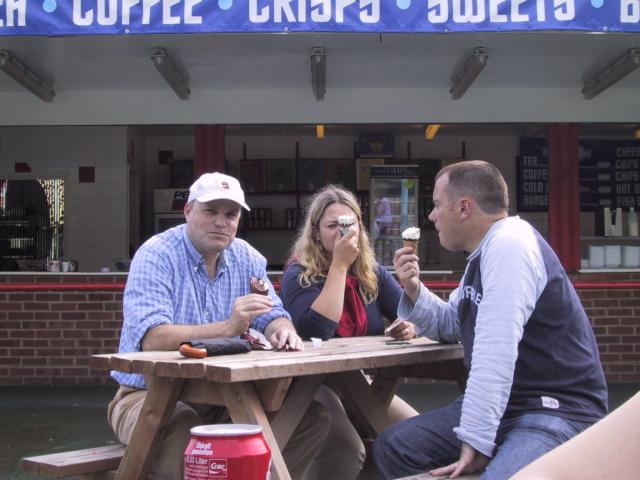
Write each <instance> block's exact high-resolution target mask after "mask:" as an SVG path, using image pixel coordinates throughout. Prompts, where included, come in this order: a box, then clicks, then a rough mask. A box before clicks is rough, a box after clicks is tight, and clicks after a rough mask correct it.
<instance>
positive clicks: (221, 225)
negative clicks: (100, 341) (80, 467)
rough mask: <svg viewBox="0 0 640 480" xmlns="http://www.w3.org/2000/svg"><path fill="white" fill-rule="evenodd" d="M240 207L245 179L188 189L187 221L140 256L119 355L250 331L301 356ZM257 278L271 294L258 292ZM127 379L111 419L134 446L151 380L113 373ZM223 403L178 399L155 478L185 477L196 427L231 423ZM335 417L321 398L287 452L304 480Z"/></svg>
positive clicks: (220, 178) (215, 176) (204, 181)
mask: <svg viewBox="0 0 640 480" xmlns="http://www.w3.org/2000/svg"><path fill="white" fill-rule="evenodd" d="M241 208H245V209H247V210H249V207H248V206H247V204H246V202H245V199H244V192H243V191H242V188H241V187H240V183H239V182H238V180H236V179H235V178H233V177H230V176H228V175H225V174H223V173H217V172H216V173H205V174H204V175H202V176H201V177H200V178H199V179H198V180H196V181H195V182H194V184H193V185H192V186H191V188H190V189H189V199H188V202H187V204H186V205H185V207H184V215H185V219H186V223H185V224H183V225H179V226H177V227H174V228H171V229H169V230H166V231H164V232H162V233H159V234H158V235H155V236H154V237H152V238H150V239H149V240H147V241H146V242H145V243H144V245H142V246H141V247H140V248H139V249H138V251H137V252H136V254H135V256H134V258H133V261H132V262H131V268H130V271H129V276H128V278H127V286H126V288H125V293H124V324H123V327H122V333H121V337H120V349H119V351H120V352H137V351H145V350H173V351H178V348H179V346H180V343H182V342H187V341H191V340H196V339H202V338H228V337H237V336H238V335H240V334H242V333H244V332H246V331H247V330H248V329H249V328H250V327H251V328H254V329H255V330H258V331H259V332H262V333H264V335H265V336H266V337H267V338H268V339H269V340H270V342H271V343H272V345H273V346H274V347H275V348H277V349H287V350H302V349H303V348H304V347H303V343H302V340H301V339H300V337H299V336H298V335H297V334H296V331H295V328H294V326H293V324H292V323H291V317H290V316H289V314H288V313H287V312H286V310H285V309H284V307H283V306H282V301H281V300H280V298H278V296H277V295H276V293H275V291H274V289H273V285H271V282H270V281H269V279H268V278H267V272H266V267H267V261H266V259H265V258H264V257H263V256H262V255H261V254H260V253H259V252H258V251H257V250H256V249H254V248H253V247H252V246H251V245H249V244H248V243H247V242H245V241H244V240H242V239H238V238H236V232H237V230H238V223H239V222H240V211H241ZM251 277H255V278H257V279H262V280H264V281H265V282H266V284H267V285H268V287H269V294H268V295H259V294H256V293H251V290H250V281H251ZM112 375H113V377H114V378H115V379H116V380H117V381H118V383H120V388H119V390H118V392H117V393H116V397H115V398H114V399H113V400H112V401H111V403H110V404H109V409H108V418H109V423H110V425H111V426H112V428H113V430H114V432H115V434H116V436H117V437H118V439H119V440H120V441H121V442H123V443H127V441H128V439H129V438H130V436H131V433H132V432H133V429H134V427H135V425H136V422H137V420H138V416H139V413H140V411H141V408H142V404H143V402H144V400H145V398H146V395H147V392H146V384H145V381H144V378H143V377H142V375H138V374H128V373H123V372H115V371H114V372H113V373H112ZM228 419H229V414H228V412H227V411H226V409H225V408H224V407H216V406H211V407H210V408H204V409H198V410H197V411H196V409H194V408H192V406H190V405H188V404H186V403H183V402H178V403H177V404H176V407H175V410H174V413H173V417H172V419H171V421H170V422H169V425H168V427H167V432H166V433H165V435H164V437H163V441H162V443H161V445H160V447H159V448H158V450H159V451H158V452H157V455H155V458H156V460H155V461H154V464H153V466H152V472H151V476H150V478H154V479H165V478H168V479H176V478H182V476H183V473H182V458H183V452H184V450H185V448H186V446H187V442H188V440H189V437H190V433H189V431H190V428H191V427H193V426H195V425H202V424H207V423H223V422H226V421H228ZM329 426H330V423H329V414H328V413H327V411H326V409H325V407H324V406H322V405H321V404H320V403H318V402H313V403H312V404H311V405H310V406H309V408H308V409H307V411H306V413H305V415H304V416H303V419H302V421H301V422H300V423H299V424H298V426H297V427H296V430H295V432H294V434H293V435H292V436H291V438H290V440H289V442H288V443H287V445H286V447H285V448H284V449H283V451H282V455H283V457H284V460H285V462H286V463H287V466H288V468H289V471H290V473H291V476H292V478H305V476H306V473H307V471H308V469H309V467H310V466H311V463H312V462H313V460H314V459H315V457H316V455H317V452H318V451H319V450H320V447H321V446H322V444H323V442H324V439H325V437H326V436H327V432H328V430H329Z"/></svg>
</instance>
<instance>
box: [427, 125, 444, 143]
mask: <svg viewBox="0 0 640 480" xmlns="http://www.w3.org/2000/svg"><path fill="white" fill-rule="evenodd" d="M438 130H440V125H439V124H437V123H430V124H429V125H427V128H425V129H424V138H425V140H433V139H434V137H435V136H436V133H438Z"/></svg>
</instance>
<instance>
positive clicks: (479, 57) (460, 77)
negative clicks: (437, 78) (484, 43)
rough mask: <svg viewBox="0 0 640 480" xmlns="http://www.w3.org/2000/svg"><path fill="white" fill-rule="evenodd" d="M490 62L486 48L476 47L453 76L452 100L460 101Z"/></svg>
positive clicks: (450, 91)
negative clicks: (488, 61)
mask: <svg viewBox="0 0 640 480" xmlns="http://www.w3.org/2000/svg"><path fill="white" fill-rule="evenodd" d="M487 60H489V53H488V50H487V49H486V48H484V47H476V48H474V49H473V53H472V54H471V56H470V57H469V58H467V60H466V61H465V62H464V63H463V64H462V65H461V66H460V68H458V69H457V70H456V71H455V72H454V73H453V75H452V76H451V88H450V89H449V93H451V98H453V99H454V100H458V99H460V98H461V97H462V95H464V92H466V91H467V89H468V88H469V87H470V86H471V84H472V83H473V81H474V80H475V79H476V77H477V76H478V75H479V74H480V72H481V71H482V69H483V68H484V67H485V65H486V64H487Z"/></svg>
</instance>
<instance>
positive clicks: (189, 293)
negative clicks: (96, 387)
mask: <svg viewBox="0 0 640 480" xmlns="http://www.w3.org/2000/svg"><path fill="white" fill-rule="evenodd" d="M266 266H267V261H266V259H265V258H264V257H263V256H262V255H261V254H260V253H259V252H258V251H257V250H256V249H254V248H253V247H252V246H251V245H249V244H248V243H247V242H245V241H244V240H240V239H235V240H234V241H233V242H232V243H231V245H229V247H228V248H226V249H225V250H224V251H223V252H222V253H220V256H219V258H218V271H217V272H216V276H215V278H213V279H209V277H208V274H207V269H206V267H205V263H204V260H203V258H202V255H200V254H199V253H198V251H197V250H196V249H195V247H194V246H193V244H192V243H191V241H190V240H189V238H188V237H187V231H186V228H185V225H180V226H178V227H174V228H171V229H169V230H167V231H165V232H163V233H160V234H158V235H155V236H154V237H152V238H150V239H149V240H147V241H146V242H145V243H144V244H143V245H142V246H141V247H140V248H139V249H138V251H137V252H136V254H135V256H134V258H133V261H132V262H131V268H130V271H129V277H128V279H127V286H126V288H125V291H124V324H123V326H122V333H121V335H120V348H119V351H120V352H139V351H140V344H141V342H142V338H143V337H144V336H145V334H146V333H147V332H148V331H149V329H151V328H153V327H155V326H157V325H162V324H176V325H201V324H206V323H212V322H220V321H223V320H227V319H229V318H230V317H231V311H232V309H233V303H234V301H235V300H236V298H237V297H240V296H243V295H247V294H249V293H250V290H251V288H250V283H249V282H250V278H251V277H256V278H261V279H264V280H265V281H267V283H268V285H269V292H270V295H271V298H272V299H273V309H272V310H271V311H270V312H269V313H266V314H264V315H262V316H260V317H257V318H256V319H254V320H253V322H252V323H251V327H252V328H254V329H256V330H258V331H260V332H264V330H265V328H266V327H267V325H269V323H271V321H272V320H274V319H276V318H278V317H285V318H288V319H289V320H290V319H291V317H290V316H289V314H288V313H287V312H286V310H284V308H283V307H282V302H281V301H280V298H278V296H277V295H276V292H275V290H274V289H273V285H272V284H271V282H269V281H268V279H267V272H266ZM111 376H112V377H113V378H114V379H115V380H116V381H118V383H120V384H121V385H128V386H130V387H136V388H145V384H144V378H143V376H142V375H139V374H127V373H122V372H116V371H112V372H111Z"/></svg>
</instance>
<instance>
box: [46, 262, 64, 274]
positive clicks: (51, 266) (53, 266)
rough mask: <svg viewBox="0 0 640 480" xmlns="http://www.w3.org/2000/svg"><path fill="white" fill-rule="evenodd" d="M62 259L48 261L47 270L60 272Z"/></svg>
mask: <svg viewBox="0 0 640 480" xmlns="http://www.w3.org/2000/svg"><path fill="white" fill-rule="evenodd" d="M60 263H61V262H60V260H49V261H48V262H47V272H59V271H60V268H61V265H60Z"/></svg>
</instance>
